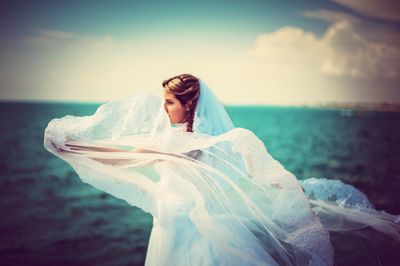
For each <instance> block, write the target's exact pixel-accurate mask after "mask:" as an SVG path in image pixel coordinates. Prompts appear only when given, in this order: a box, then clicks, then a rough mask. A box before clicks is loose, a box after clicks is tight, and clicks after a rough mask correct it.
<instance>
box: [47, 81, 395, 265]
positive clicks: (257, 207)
mask: <svg viewBox="0 0 400 266" xmlns="http://www.w3.org/2000/svg"><path fill="white" fill-rule="evenodd" d="M162 85H163V87H164V92H163V94H164V100H161V99H160V98H158V97H156V96H153V95H151V94H143V93H142V94H138V95H136V96H135V97H133V98H132V99H129V100H127V101H122V102H110V103H107V104H104V105H102V106H100V107H99V108H98V110H97V111H96V113H95V114H94V115H92V116H88V117H74V116H66V117H64V118H61V119H53V120H52V121H50V123H49V125H48V127H47V128H46V132H45V139H44V145H45V147H46V149H47V150H49V151H50V152H52V153H53V154H55V155H56V156H58V157H60V158H61V159H63V160H65V161H67V162H68V163H69V164H70V165H71V166H72V167H73V168H74V169H75V170H76V172H77V173H78V175H79V177H80V178H81V179H82V181H83V182H86V183H89V184H91V185H93V186H94V187H96V188H98V189H100V190H103V191H105V192H107V193H110V194H112V195H114V196H115V197H118V198H121V199H124V200H126V201H127V202H128V203H129V204H131V205H133V206H137V207H139V208H141V209H143V210H144V211H146V212H148V213H150V214H151V215H152V216H153V228H152V232H151V235H150V240H149V246H148V250H147V254H146V265H332V264H333V248H332V245H331V243H330V239H329V234H328V230H350V229H354V228H360V227H364V226H367V225H369V226H372V227H374V228H375V229H377V230H380V231H381V232H383V233H389V234H393V236H394V237H397V238H399V225H398V224H396V223H395V220H394V219H395V218H396V217H395V216H392V215H389V214H383V213H380V212H377V211H374V210H372V209H371V208H369V205H368V203H369V202H368V200H367V199H366V198H365V196H364V195H362V193H360V192H359V191H357V190H355V189H353V190H351V191H350V194H346V195H340V193H339V192H340V189H339V190H332V191H329V189H328V190H327V189H325V191H324V194H323V196H321V197H319V199H318V198H308V197H307V196H306V195H305V194H304V192H303V189H302V187H301V186H300V183H299V182H298V181H297V179H296V177H295V176H294V175H293V174H292V173H290V172H289V171H287V170H286V169H285V168H284V167H283V166H282V165H281V164H280V163H279V162H278V161H276V160H274V159H273V158H272V157H271V155H270V154H269V153H268V152H267V150H266V149H265V146H264V144H263V143H262V142H261V141H260V140H259V139H258V138H257V137H256V136H255V135H254V134H253V133H252V132H251V131H249V130H246V129H243V128H234V126H233V124H232V121H231V120H230V118H229V115H228V114H227V112H226V111H225V109H224V107H223V105H222V104H221V103H220V102H219V101H218V99H217V98H216V96H215V95H214V94H213V92H212V91H211V90H210V89H209V88H208V86H207V85H206V84H205V83H204V82H203V81H202V80H199V79H198V78H196V77H194V76H193V75H189V74H182V75H178V76H175V77H172V78H170V79H167V80H165V81H164V82H163V83H162ZM313 184H315V182H314V183H312V182H311V183H307V184H306V183H304V184H303V186H304V187H305V189H306V192H308V193H309V194H311V193H313V192H315V191H314V190H315V187H316V186H314V185H313ZM327 185H328V186H327ZM326 187H329V182H328V181H326V183H325V188H326ZM342 187H344V186H342ZM336 188H337V186H336V187H334V189H336ZM314 194H316V193H314ZM329 194H335V195H336V196H342V197H338V200H341V201H337V202H343V200H346V203H347V205H343V204H342V205H338V204H335V202H333V204H332V202H329V201H328V200H326V199H327V198H328V197H329V196H330V195H329ZM316 195H318V194H316ZM349 195H351V196H349ZM323 197H326V199H324V198H323ZM320 199H324V200H323V201H321V200H320ZM337 202H336V203H337ZM310 203H311V204H312V206H313V207H314V211H313V209H312V206H311V205H310ZM354 206H356V208H355V207H354ZM317 210H318V216H316V215H315V213H316V212H317ZM337 217H340V220H338V219H336V218H337ZM320 218H321V219H320ZM332 218H335V219H332ZM372 218H373V219H372ZM342 219H346V223H343V221H342ZM321 222H322V223H321ZM399 239H400V238H399Z"/></svg>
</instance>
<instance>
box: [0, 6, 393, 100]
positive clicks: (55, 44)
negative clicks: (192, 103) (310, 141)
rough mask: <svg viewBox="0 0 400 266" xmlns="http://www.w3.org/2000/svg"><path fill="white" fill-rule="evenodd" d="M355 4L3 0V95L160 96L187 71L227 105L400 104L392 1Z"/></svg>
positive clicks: (0, 72) (61, 97)
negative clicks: (163, 87) (139, 93)
mask: <svg viewBox="0 0 400 266" xmlns="http://www.w3.org/2000/svg"><path fill="white" fill-rule="evenodd" d="M360 2H363V1H359V0H347V1H344V0H335V1H304V0H303V1H201V2H200V1H191V2H188V1H9V2H7V1H6V2H4V1H2V8H1V11H0V34H1V35H0V36H1V38H2V41H1V44H0V60H1V61H2V64H1V65H0V89H1V95H0V99H3V100H6V99H21V100H24V99H26V100H67V101H108V100H115V99H121V98H126V97H129V96H132V95H134V94H135V92H137V91H140V90H146V91H149V92H153V93H155V94H159V95H161V82H162V80H164V79H166V78H168V77H170V76H172V75H176V74H179V73H192V74H194V75H197V76H198V77H200V78H202V79H203V80H204V81H205V82H206V83H207V84H209V85H210V87H211V88H212V89H213V90H214V91H215V92H216V93H217V95H218V96H219V98H220V99H221V100H222V101H223V102H225V103H227V104H282V105H299V104H316V103H326V102H398V103H400V88H399V86H398V84H400V83H399V81H400V63H399V62H400V37H399V36H400V34H399V32H400V10H399V7H398V6H399V5H398V4H396V1H392V0H390V1H389V0H381V1H377V0H373V1H369V2H368V3H367V4H366V3H363V4H360ZM364 2H365V1H364Z"/></svg>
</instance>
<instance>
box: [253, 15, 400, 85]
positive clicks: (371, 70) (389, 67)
mask: <svg viewBox="0 0 400 266" xmlns="http://www.w3.org/2000/svg"><path fill="white" fill-rule="evenodd" d="M305 14H306V16H308V17H313V18H319V19H324V20H327V21H331V22H333V23H332V24H331V25H330V26H329V27H328V29H327V30H326V32H325V33H324V35H323V36H321V37H320V38H319V37H317V36H316V35H315V34H314V33H312V32H306V31H304V30H303V29H301V28H296V27H284V28H281V29H279V30H277V31H275V32H272V33H265V34H261V35H259V36H258V37H257V39H256V43H255V47H254V49H253V50H252V53H253V54H255V55H257V56H259V57H261V58H264V59H265V61H268V64H270V65H271V64H273V65H280V66H282V67H284V66H289V65H296V66H298V67H297V69H300V71H301V69H308V70H310V71H309V73H308V74H310V75H311V73H312V72H313V71H314V73H317V72H318V71H320V72H322V73H323V74H325V75H329V76H335V77H352V78H366V79H371V78H377V77H386V78H395V77H399V75H400V73H399V72H400V49H399V48H398V47H396V46H392V45H389V44H386V43H383V42H378V41H369V40H367V39H366V38H364V37H363V36H362V35H361V34H360V32H358V30H357V28H356V27H354V23H355V21H357V20H355V19H353V18H352V17H351V16H346V15H343V14H340V13H335V12H333V13H332V12H326V11H323V12H322V11H318V12H306V13H305ZM303 74H304V73H303Z"/></svg>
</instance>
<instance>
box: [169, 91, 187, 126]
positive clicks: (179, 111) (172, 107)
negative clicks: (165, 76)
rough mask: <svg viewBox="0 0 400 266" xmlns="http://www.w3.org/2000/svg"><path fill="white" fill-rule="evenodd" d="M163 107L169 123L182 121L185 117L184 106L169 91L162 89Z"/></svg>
mask: <svg viewBox="0 0 400 266" xmlns="http://www.w3.org/2000/svg"><path fill="white" fill-rule="evenodd" d="M164 108H165V111H166V112H167V114H168V116H169V120H170V121H171V124H175V123H182V122H184V121H183V120H184V119H185V117H186V109H185V106H184V105H182V104H181V102H180V101H179V100H178V99H177V98H176V97H175V95H173V94H172V93H171V92H169V91H167V90H166V89H164Z"/></svg>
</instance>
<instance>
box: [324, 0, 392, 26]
mask: <svg viewBox="0 0 400 266" xmlns="http://www.w3.org/2000/svg"><path fill="white" fill-rule="evenodd" d="M332 1H333V2H336V3H337V4H339V5H342V6H345V7H347V8H349V9H351V10H353V11H355V12H357V13H359V14H361V15H364V16H368V17H372V18H378V19H383V20H387V21H400V5H399V1H398V0H369V1H365V0H332Z"/></svg>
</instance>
